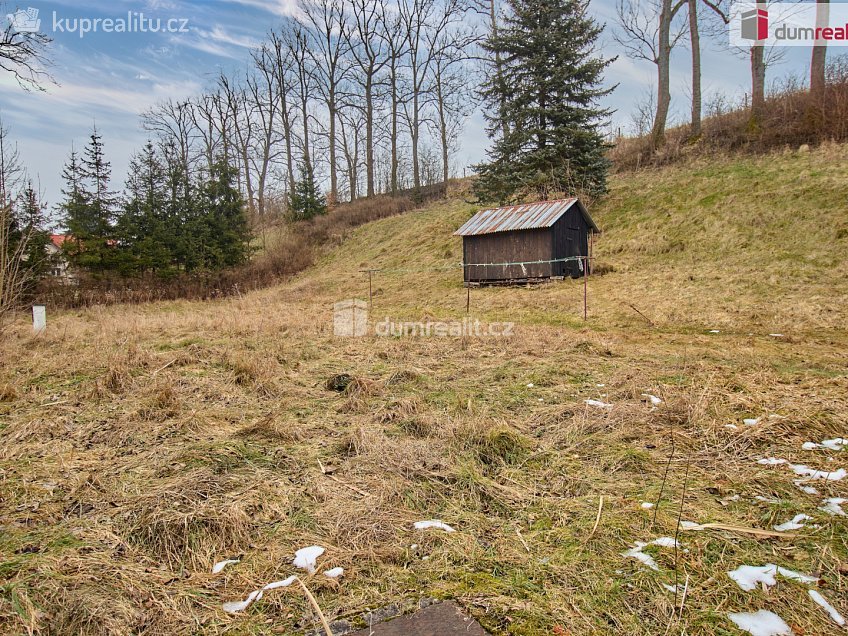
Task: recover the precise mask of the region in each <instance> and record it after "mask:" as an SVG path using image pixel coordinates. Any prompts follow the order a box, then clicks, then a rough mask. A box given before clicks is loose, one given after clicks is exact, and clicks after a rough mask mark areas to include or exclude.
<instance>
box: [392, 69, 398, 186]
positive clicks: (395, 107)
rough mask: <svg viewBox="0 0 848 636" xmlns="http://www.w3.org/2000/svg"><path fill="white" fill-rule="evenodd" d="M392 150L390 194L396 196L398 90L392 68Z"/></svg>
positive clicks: (395, 71) (394, 72) (395, 72)
mask: <svg viewBox="0 0 848 636" xmlns="http://www.w3.org/2000/svg"><path fill="white" fill-rule="evenodd" d="M391 82H392V139H391V142H392V144H391V145H392V149H391V154H392V158H391V162H392V166H391V171H392V176H391V182H392V183H391V187H392V194H397V191H398V165H399V162H398V102H399V100H398V89H397V68H395V67H394V66H393V67H392V79H391Z"/></svg>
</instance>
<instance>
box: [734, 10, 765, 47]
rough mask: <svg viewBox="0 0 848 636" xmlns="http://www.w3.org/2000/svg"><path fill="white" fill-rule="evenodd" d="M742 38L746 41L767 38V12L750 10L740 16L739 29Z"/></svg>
mask: <svg viewBox="0 0 848 636" xmlns="http://www.w3.org/2000/svg"><path fill="white" fill-rule="evenodd" d="M740 31H741V32H742V37H743V38H745V39H746V40H765V39H766V38H768V11H766V10H765V9H751V10H750V11H745V12H744V13H743V14H742V25H741V27H740Z"/></svg>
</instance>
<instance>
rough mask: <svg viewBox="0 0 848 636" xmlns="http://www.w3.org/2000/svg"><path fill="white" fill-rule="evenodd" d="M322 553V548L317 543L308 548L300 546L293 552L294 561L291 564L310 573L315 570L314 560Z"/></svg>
mask: <svg viewBox="0 0 848 636" xmlns="http://www.w3.org/2000/svg"><path fill="white" fill-rule="evenodd" d="M322 554H324V548H322V547H321V546H319V545H311V546H309V547H308V548H301V549H300V550H298V551H297V552H295V553H294V561H292V564H293V565H294V567H296V568H300V569H301V570H306V571H307V572H309V573H310V574H312V573H314V572H315V562H316V561H317V560H318V557H320V556H321V555H322Z"/></svg>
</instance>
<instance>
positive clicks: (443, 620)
mask: <svg viewBox="0 0 848 636" xmlns="http://www.w3.org/2000/svg"><path fill="white" fill-rule="evenodd" d="M460 634H461V635H462V636H488V632H486V630H484V629H483V628H482V627H480V624H479V623H478V622H477V621H475V620H474V619H473V618H471V617H469V616H466V615H465V614H463V612H462V610H461V609H460V608H459V606H458V605H457V604H456V603H452V602H450V601H446V602H444V603H436V604H435V605H430V606H429V607H425V608H424V609H420V610H418V611H417V612H415V613H414V614H410V615H409V616H402V617H400V618H395V619H393V620H390V621H386V622H385V623H379V624H378V625H374V626H373V627H372V628H371V629H361V630H359V631H358V632H353V633H352V634H349V635H348V636H455V635H457V636H458V635H460Z"/></svg>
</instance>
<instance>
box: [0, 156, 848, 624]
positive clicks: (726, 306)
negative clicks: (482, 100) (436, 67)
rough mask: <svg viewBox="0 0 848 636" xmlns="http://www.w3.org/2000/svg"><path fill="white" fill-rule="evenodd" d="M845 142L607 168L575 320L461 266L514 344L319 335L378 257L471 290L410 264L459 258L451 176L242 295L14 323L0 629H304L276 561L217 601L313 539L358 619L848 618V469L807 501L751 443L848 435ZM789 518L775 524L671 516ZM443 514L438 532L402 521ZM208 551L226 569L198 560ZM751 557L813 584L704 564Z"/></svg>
mask: <svg viewBox="0 0 848 636" xmlns="http://www.w3.org/2000/svg"><path fill="white" fill-rule="evenodd" d="M845 154H846V151H845V149H843V148H841V147H829V148H824V149H822V150H819V151H816V152H813V153H811V154H809V155H803V156H796V155H785V156H784V155H774V156H771V157H764V158H748V159H728V160H727V161H725V162H712V163H710V164H709V165H699V164H696V165H693V166H689V167H688V168H683V167H677V168H671V169H667V170H665V171H663V172H657V173H651V174H644V173H642V174H636V175H627V176H620V177H617V179H618V180H617V181H616V182H614V184H613V191H612V193H611V195H610V197H609V198H608V199H607V200H606V201H605V202H603V203H602V205H601V206H599V208H598V209H597V210H596V211H595V215H596V217H597V219H598V222H599V223H600V224H601V226H602V227H603V229H604V230H605V234H604V236H603V237H602V238H601V239H600V241H599V242H598V244H597V245H596V254H597V256H598V259H599V261H600V262H602V263H606V264H608V266H609V268H610V269H611V271H610V272H609V273H607V274H605V275H604V276H596V277H593V278H592V279H591V280H590V302H591V305H590V320H589V322H588V323H586V324H583V322H582V320H581V319H580V315H581V302H582V284H581V283H579V282H575V281H564V282H562V283H556V284H551V285H545V286H541V287H535V288H532V289H524V288H522V289H484V290H473V291H472V302H471V307H472V317H473V318H477V319H479V320H481V321H482V322H491V321H496V320H510V321H514V322H515V323H516V327H515V332H514V335H513V336H512V337H509V338H486V337H461V338H450V337H449V338H438V337H429V338H426V337H420V338H412V337H374V336H369V337H365V338H348V339H343V338H335V337H334V336H333V333H332V316H333V314H332V312H333V303H334V302H337V301H340V300H344V299H346V298H353V297H360V298H362V297H365V296H367V278H365V277H364V276H363V275H362V274H360V273H359V272H358V270H359V269H360V268H362V267H363V266H375V267H383V268H386V269H387V270H395V271H386V272H384V273H382V274H377V277H376V279H375V290H376V294H375V296H374V311H373V315H372V317H373V318H374V319H376V320H382V319H383V318H384V317H389V318H390V319H392V320H416V321H418V320H428V319H434V320H435V319H459V318H461V317H463V316H464V308H465V290H464V289H463V288H462V287H461V281H460V274H461V271H460V270H458V269H457V270H456V271H451V270H427V268H428V267H442V266H444V265H445V263H449V262H451V261H458V260H459V258H460V256H459V254H460V253H461V248H460V244H459V242H458V240H457V239H455V238H451V237H450V232H451V231H452V229H454V228H455V227H457V226H458V225H459V223H460V222H461V221H462V220H463V219H464V218H466V217H467V216H468V214H469V213H470V212H471V211H472V207H471V206H470V205H467V204H464V203H461V202H451V203H446V204H441V205H437V206H433V207H432V208H429V209H427V210H425V211H423V212H420V213H413V214H409V215H405V216H399V217H393V218H389V219H384V220H382V221H378V222H376V223H372V224H369V225H367V226H363V227H361V228H358V229H356V230H354V231H353V232H351V234H350V236H349V237H348V239H347V240H346V241H345V242H344V243H343V244H341V245H340V246H339V247H338V248H337V249H335V250H333V251H332V252H328V253H327V254H326V255H325V256H324V257H323V258H322V259H321V261H320V262H319V263H318V265H317V266H316V267H315V268H313V269H310V270H309V271H307V272H305V273H304V274H303V275H301V276H300V277H298V278H297V279H295V280H293V281H291V282H290V283H287V284H285V285H282V286H279V287H277V288H273V289H268V290H264V291H261V292H256V293H252V294H249V295H246V296H244V297H243V298H238V299H236V298H234V299H228V300H224V301H219V302H214V303H205V304H204V303H189V302H174V303H159V304H155V305H148V306H134V307H110V308H104V309H97V308H95V309H92V310H87V311H83V312H67V313H62V314H59V315H51V316H50V324H49V329H48V331H47V332H46V333H44V334H42V335H41V336H39V337H32V336H31V335H30V334H29V333H28V331H27V328H26V325H24V324H21V325H19V326H18V327H17V328H16V330H14V331H13V332H11V333H10V334H8V337H7V338H6V340H5V341H4V342H2V343H0V356H2V367H0V481H1V482H2V490H0V524H2V533H0V632H3V633H26V632H32V633H45V634H54V633H55V634H127V633H149V634H174V633H208V634H216V633H222V632H225V631H226V632H229V633H245V634H271V633H300V632H302V631H304V630H314V629H317V628H319V623H318V621H317V619H316V616H315V614H314V612H313V610H312V609H311V607H310V604H309V602H308V601H307V599H306V598H305V597H304V596H303V595H302V593H301V592H300V591H299V589H298V588H297V587H295V586H292V587H289V588H281V589H277V590H274V591H273V592H272V593H268V594H266V595H264V596H263V598H262V599H260V600H257V601H256V602H255V603H254V604H252V605H251V606H250V607H249V608H248V609H247V610H246V611H245V612H243V613H240V614H236V615H229V614H226V613H225V612H223V610H222V604H223V603H224V602H227V601H238V600H242V599H245V598H247V595H248V594H249V593H250V592H251V591H253V590H256V589H259V588H260V587H261V586H263V585H265V584H266V583H269V582H271V581H277V580H281V579H285V578H286V577H288V576H290V575H291V574H295V573H296V572H298V571H297V570H296V569H295V568H294V567H293V566H292V563H291V562H292V559H293V558H294V554H295V552H296V551H297V550H298V549H300V548H303V547H306V546H311V545H320V546H322V547H324V548H325V549H326V552H325V553H324V554H323V555H322V556H321V557H320V558H319V561H318V570H317V572H316V573H315V574H314V575H311V576H310V575H306V574H304V573H303V571H300V574H301V575H303V576H302V578H303V580H304V582H305V584H306V585H307V587H309V589H310V590H311V591H312V593H313V594H314V595H315V597H316V599H317V601H318V603H319V604H320V606H321V608H322V609H323V612H324V613H325V614H326V615H327V617H328V619H330V620H346V621H348V622H350V623H352V624H353V625H354V626H364V625H365V623H364V621H363V619H362V616H363V615H364V614H366V613H367V612H369V611H373V610H377V609H378V608H383V607H385V606H388V605H393V604H394V605H397V606H399V607H400V608H409V607H412V606H414V605H415V604H416V603H417V601H418V600H419V599H420V598H422V597H438V598H455V599H457V601H458V602H459V603H460V604H461V605H462V606H463V607H464V608H465V609H466V610H468V611H469V612H470V613H471V614H473V615H474V617H475V618H477V619H478V620H479V621H480V623H481V624H482V625H483V626H484V627H486V628H487V629H488V630H490V631H492V632H494V633H497V634H531V635H541V634H552V633H554V634H645V635H649V634H650V635H655V634H663V633H670V634H672V633H674V634H682V633H686V634H728V635H730V634H740V633H741V632H739V631H738V630H737V629H736V627H734V625H733V623H732V622H731V621H730V620H729V619H728V614H729V613H731V612H733V613H735V612H756V611H758V610H761V609H765V610H769V611H772V612H774V613H775V614H777V615H779V616H780V617H781V618H782V619H783V620H785V621H786V622H787V623H788V624H789V625H791V626H792V628H793V629H794V630H795V633H796V634H838V633H843V632H841V631H839V630H838V627H837V626H836V624H835V623H834V622H833V620H832V619H831V617H830V616H829V615H828V613H827V612H826V611H824V610H823V609H822V607H820V606H819V605H818V604H817V602H816V601H815V600H814V599H813V597H811V596H810V595H809V594H808V590H809V589H814V590H817V591H818V592H820V593H821V595H822V596H823V597H824V598H825V599H827V601H828V602H830V603H831V604H832V605H833V606H834V607H835V608H836V609H837V610H838V611H839V612H841V613H842V614H843V615H848V588H846V583H845V580H846V578H845V574H846V573H848V569H846V568H848V543H846V542H848V531H846V523H845V518H843V517H840V516H837V515H833V514H830V513H828V512H826V511H823V510H820V508H821V507H822V504H823V502H824V500H825V499H831V498H839V497H846V496H848V491H846V488H848V479H845V480H841V481H837V480H833V481H831V480H825V479H819V480H816V481H815V482H810V483H809V484H802V485H803V486H806V487H810V486H813V487H815V488H816V490H817V491H818V492H817V494H811V493H808V492H804V491H802V490H801V489H800V488H799V486H798V485H797V484H795V483H794V481H795V480H797V479H799V476H798V475H797V474H795V472H793V470H792V469H791V468H790V467H789V466H787V465H785V464H774V465H770V464H760V463H758V460H760V459H763V458H779V459H786V460H787V461H788V462H791V463H792V464H797V465H807V466H810V467H813V468H816V469H821V470H827V471H835V470H837V469H838V468H848V456H847V455H846V454H845V451H839V450H831V449H827V448H825V449H820V448H816V449H811V450H804V449H803V448H802V446H803V444H804V443H805V442H815V443H819V442H822V441H823V440H831V439H834V438H838V437H846V436H848V435H846V433H848V417H846V414H848V404H846V402H848V397H846V396H848V391H846V389H848V378H846V372H845V368H846V367H845V363H846V356H845V351H846V346H848V334H847V333H846V331H845V329H844V325H845V318H846V306H845V303H846V297H848V296H846V292H848V289H846V286H848V283H846V277H845V273H846V272H845V262H844V259H843V258H842V257H841V256H840V254H841V253H842V252H843V251H844V247H845V246H844V241H845V238H844V237H843V238H837V237H836V232H837V230H838V228H839V227H840V225H839V224H840V223H842V224H843V225H844V223H845V219H844V201H845V200H846V195H848V179H847V178H846V177H848V175H846V170H845V169H844V165H845V163H844V159H845ZM799 162H804V163H803V165H802V166H801V167H799V165H801V164H799ZM799 171H800V172H803V173H804V174H805V175H806V176H805V179H804V180H798V181H794V179H795V176H794V175H795V174H797V173H798V172H799ZM780 175H783V176H782V177H781V176H780ZM713 194H716V197H715V198H714V199H711V200H708V201H706V202H704V201H703V199H704V198H705V197H708V196H712V195H713ZM760 217H761V218H762V222H761V223H760V225H759V226H755V225H754V224H753V220H754V219H755V218H760ZM725 228H729V229H730V230H732V231H728V232H726V233H725V232H724V231H723V230H724V229H725ZM678 241H680V242H682V246H680V247H675V248H673V249H672V248H671V247H669V246H672V245H676V244H677V242H678ZM807 255H813V256H815V258H812V259H807ZM402 269H405V270H406V271H402V272H401V271H397V270H402ZM412 270H415V271H412ZM421 270H426V271H421ZM630 304H633V305H635V306H636V307H637V308H639V309H640V310H641V311H642V312H643V313H645V315H646V316H649V317H650V319H651V320H652V322H653V323H654V324H655V325H656V326H655V327H651V326H650V325H649V324H648V323H647V322H646V321H645V320H644V319H643V318H642V317H640V316H639V315H638V314H637V313H636V312H634V311H633V310H632V309H631V308H630V307H629V306H628V305H630ZM712 329H717V330H719V333H709V331H710V330H712ZM770 333H782V334H783V336H782V337H773V336H769V334H770ZM345 374H346V375H347V376H348V377H347V378H346V379H345V382H340V381H339V380H338V378H339V377H341V376H343V375H345ZM645 393H647V394H652V395H655V396H658V397H659V398H661V399H662V400H663V402H662V404H659V405H654V404H652V403H651V401H650V400H649V399H647V398H645V397H643V394H645ZM587 399H592V400H599V401H603V402H604V403H608V404H611V405H612V407H611V408H596V407H593V406H590V405H588V404H587V403H586V400H587ZM745 419H758V420H759V421H758V422H757V423H756V424H753V425H746V424H744V423H743V420H745ZM728 425H732V427H729V426H728ZM733 427H735V428H733ZM602 497H603V503H602V504H601V503H600V502H601V498H602ZM644 502H649V503H655V504H656V505H655V506H654V507H653V508H651V507H643V506H642V504H643V503H644ZM846 508H848V506H846ZM599 510H600V517H599ZM799 514H806V515H809V516H810V517H812V519H811V520H807V521H805V525H803V527H801V528H800V529H797V530H793V531H792V532H793V533H794V534H795V536H792V537H774V536H758V535H752V534H750V533H747V532H744V531H731V530H723V529H718V528H709V529H705V530H700V531H690V530H680V529H679V527H678V520H682V521H689V522H697V523H703V524H709V523H713V524H725V525H731V526H739V527H742V528H749V529H750V528H755V529H764V530H773V527H774V526H775V525H780V524H784V523H786V522H787V521H789V520H792V519H793V518H795V517H797V515H799ZM435 519H438V520H442V521H443V522H445V523H446V524H449V525H450V526H451V527H452V528H454V529H455V530H456V532H452V533H447V532H444V531H442V530H439V529H432V528H431V529H427V530H416V529H415V528H414V526H413V524H414V523H415V522H417V521H422V520H435ZM663 537H671V538H673V537H677V540H678V541H679V544H680V545H679V547H678V549H676V550H675V549H674V548H673V547H668V546H669V545H673V542H672V543H669V542H668V541H666V540H664V541H660V542H659V544H650V545H647V546H645V547H643V548H642V549H641V553H642V554H644V555H648V556H650V557H651V559H653V561H654V562H655V563H656V565H657V569H656V570H654V569H652V568H650V567H647V566H646V565H645V563H644V561H643V560H640V559H638V558H632V557H627V556H624V553H625V552H627V551H629V550H631V549H633V548H634V546H635V545H636V544H637V542H643V543H645V544H649V543H650V542H652V541H654V540H655V539H659V538H663ZM224 559H240V562H239V563H237V564H231V565H229V566H227V567H226V568H225V569H224V570H223V571H222V572H220V573H218V574H214V575H213V574H211V569H212V566H213V564H214V563H216V562H218V561H221V560H224ZM766 564H775V565H776V566H779V567H781V568H785V569H788V570H791V571H795V572H800V573H804V574H809V575H812V576H814V577H816V578H817V579H818V581H817V583H815V584H806V583H803V582H799V581H796V580H791V579H786V578H780V577H778V580H777V582H776V585H774V586H772V587H770V588H766V589H763V588H762V587H760V588H757V589H755V590H753V591H744V590H742V589H741V588H740V587H739V586H738V585H737V584H736V583H735V582H734V581H733V580H731V578H730V577H729V576H728V574H727V572H729V571H732V570H736V569H737V568H739V567H740V566H742V565H751V566H764V565H766ZM334 567H342V568H344V575H343V576H342V577H341V578H339V579H331V578H328V577H326V576H323V574H322V573H323V572H324V571H325V570H327V569H330V568H334ZM687 581H688V584H687ZM675 584H677V585H678V592H677V594H675V593H673V592H670V591H669V590H668V589H667V588H666V587H665V586H673V585H675ZM684 584H685V585H686V592H685V602H684V594H683V588H684Z"/></svg>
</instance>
